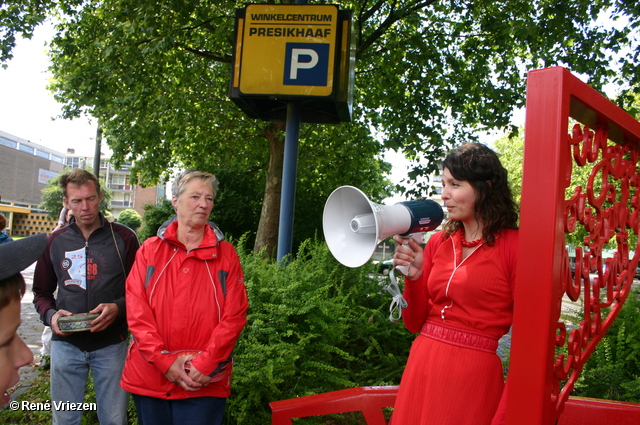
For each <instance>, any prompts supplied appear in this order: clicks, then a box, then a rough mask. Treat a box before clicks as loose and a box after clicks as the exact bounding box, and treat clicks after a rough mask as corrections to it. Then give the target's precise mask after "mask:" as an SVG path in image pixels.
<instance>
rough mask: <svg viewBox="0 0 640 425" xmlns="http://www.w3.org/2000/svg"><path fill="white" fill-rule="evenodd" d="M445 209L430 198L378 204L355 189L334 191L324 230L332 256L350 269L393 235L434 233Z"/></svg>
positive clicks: (346, 187)
mask: <svg viewBox="0 0 640 425" xmlns="http://www.w3.org/2000/svg"><path fill="white" fill-rule="evenodd" d="M443 218H444V213H443V212H442V207H441V206H440V205H438V203H437V202H435V201H433V200H431V199H419V200H414V201H404V202H398V203H397V204H395V205H387V206H385V205H379V204H376V203H374V202H371V201H370V200H369V198H367V195H365V194H364V193H363V192H362V191H361V190H360V189H358V188H356V187H353V186H341V187H339V188H337V189H336V190H334V191H333V192H332V193H331V195H329V198H327V202H326V203H325V205H324V213H323V215H322V228H323V231H324V237H325V240H326V241H327V245H328V246H329V250H330V251H331V254H333V256H334V257H335V258H336V260H338V261H339V262H340V263H342V264H344V265H345V266H347V267H352V268H353V267H360V266H362V265H364V264H365V263H366V262H367V261H369V259H370V258H371V257H372V256H373V253H374V252H375V250H376V247H377V246H378V244H379V243H380V242H382V241H383V240H385V239H386V238H388V237H389V236H393V235H402V236H409V235H412V234H423V233H425V232H429V231H431V230H434V229H435V228H436V227H438V226H439V225H440V223H442V219H443Z"/></svg>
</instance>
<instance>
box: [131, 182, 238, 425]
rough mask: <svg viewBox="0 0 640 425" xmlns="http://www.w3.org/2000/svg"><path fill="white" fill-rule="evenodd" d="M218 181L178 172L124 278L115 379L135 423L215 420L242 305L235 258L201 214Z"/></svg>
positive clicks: (217, 420)
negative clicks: (123, 339)
mask: <svg viewBox="0 0 640 425" xmlns="http://www.w3.org/2000/svg"><path fill="white" fill-rule="evenodd" d="M217 186H218V184H217V180H216V178H215V177H214V176H213V175H211V174H209V173H204V172H200V171H194V170H187V171H185V172H183V173H182V174H181V175H179V176H178V177H177V178H176V180H175V182H174V184H173V188H172V189H173V190H172V192H173V193H172V195H173V197H172V203H173V206H174V208H175V210H176V216H175V217H174V218H173V219H171V220H169V221H168V222H167V223H165V224H164V225H163V226H161V228H160V229H159V231H158V236H156V237H153V238H149V239H148V240H146V241H145V242H144V244H143V245H142V247H141V248H140V250H139V251H138V253H137V256H136V262H135V264H134V266H133V270H132V271H131V273H130V274H129V277H128V279H127V294H126V296H127V321H128V323H129V329H130V330H131V335H132V341H131V346H130V349H129V353H128V356H127V359H126V361H125V365H124V371H123V374H122V382H121V386H122V388H124V389H125V390H127V391H129V392H130V393H132V394H133V398H134V401H135V404H136V410H137V413H138V422H139V423H140V424H141V425H148V424H163V425H164V424H178V423H185V421H186V422H188V423H189V424H205V423H206V424H221V423H222V419H223V416H224V409H225V405H226V398H227V397H228V396H229V395H230V384H231V368H232V354H233V348H234V345H235V343H236V341H237V339H238V337H239V335H240V332H241V331H242V328H243V327H244V325H245V323H246V311H247V308H248V302H247V294H246V290H245V286H244V277H243V273H242V268H241V265H240V260H239V258H238V255H237V253H236V251H235V249H234V247H233V246H232V245H231V244H230V243H228V242H226V241H224V240H223V235H222V232H220V230H219V229H218V228H217V227H216V226H215V225H214V224H213V223H211V222H209V221H208V218H209V215H210V214H211V210H212V209H213V200H214V197H215V195H216V191H217Z"/></svg>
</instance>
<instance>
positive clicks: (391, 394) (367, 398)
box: [269, 386, 398, 425]
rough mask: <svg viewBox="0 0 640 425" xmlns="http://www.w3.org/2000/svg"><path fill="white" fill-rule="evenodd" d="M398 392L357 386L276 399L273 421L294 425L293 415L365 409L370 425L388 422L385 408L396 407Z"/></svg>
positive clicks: (294, 416)
mask: <svg viewBox="0 0 640 425" xmlns="http://www.w3.org/2000/svg"><path fill="white" fill-rule="evenodd" d="M397 394H398V387H397V386H390V387H357V388H349V389H346V390H340V391H333V392H330V393H324V394H314V395H310V396H306V397H300V398H293V399H290V400H282V401H274V402H272V403H269V406H270V407H271V411H272V413H273V414H272V416H271V424H272V425H292V422H291V418H306V417H308V416H319V415H331V414H334V413H345V412H362V414H363V415H364V418H365V420H366V421H367V424H368V425H387V421H386V420H385V417H384V413H383V411H382V409H383V408H384V407H392V406H393V405H394V403H395V402H396V395H397Z"/></svg>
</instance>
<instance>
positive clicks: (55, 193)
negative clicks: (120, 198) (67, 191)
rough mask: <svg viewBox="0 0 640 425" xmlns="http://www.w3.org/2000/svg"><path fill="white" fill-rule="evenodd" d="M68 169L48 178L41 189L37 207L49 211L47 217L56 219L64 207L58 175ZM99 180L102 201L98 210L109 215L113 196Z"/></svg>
mask: <svg viewBox="0 0 640 425" xmlns="http://www.w3.org/2000/svg"><path fill="white" fill-rule="evenodd" d="M69 170H70V169H69V168H66V169H65V170H64V172H63V173H60V174H58V175H57V176H55V177H53V178H50V179H49V181H47V187H45V188H44V189H42V202H41V203H40V205H38V208H42V209H43V210H45V211H48V212H49V217H50V218H51V219H52V220H54V221H58V218H59V217H60V211H62V208H63V207H64V204H63V203H62V198H63V196H62V188H61V187H60V177H61V176H62V174H64V173H66V172H68V171H69ZM99 180H100V187H101V189H102V202H100V212H101V213H102V214H104V215H109V214H110V212H109V202H111V199H112V198H113V192H111V189H109V188H108V187H107V185H106V184H105V182H104V180H103V179H99Z"/></svg>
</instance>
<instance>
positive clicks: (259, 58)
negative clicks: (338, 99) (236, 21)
mask: <svg viewBox="0 0 640 425" xmlns="http://www.w3.org/2000/svg"><path fill="white" fill-rule="evenodd" d="M338 22H339V19H338V8H337V6H335V5H273V4H250V5H248V6H247V7H246V13H245V18H244V21H243V22H242V25H243V28H242V31H241V34H240V33H239V34H238V35H239V36H240V35H241V36H242V39H241V40H237V42H238V43H241V45H242V53H241V59H240V62H239V63H241V64H242V66H241V67H240V66H239V64H236V69H235V72H236V76H237V80H236V81H238V82H239V90H240V93H241V94H258V95H261V94H265V95H266V94H268V95H302V96H330V95H332V93H333V89H334V81H333V80H334V62H335V56H336V40H337V34H338ZM238 68H239V69H238Z"/></svg>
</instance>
